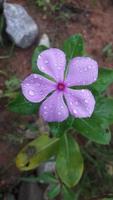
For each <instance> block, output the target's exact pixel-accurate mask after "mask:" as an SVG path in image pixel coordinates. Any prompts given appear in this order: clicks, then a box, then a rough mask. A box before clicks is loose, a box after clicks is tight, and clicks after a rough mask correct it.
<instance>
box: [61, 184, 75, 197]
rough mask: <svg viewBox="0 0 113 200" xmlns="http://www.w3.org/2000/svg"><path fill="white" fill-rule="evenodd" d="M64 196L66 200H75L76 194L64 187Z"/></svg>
mask: <svg viewBox="0 0 113 200" xmlns="http://www.w3.org/2000/svg"><path fill="white" fill-rule="evenodd" d="M62 196H63V199H64V200H75V193H74V192H73V191H72V190H71V189H70V188H67V187H66V186H65V185H63V187H62Z"/></svg>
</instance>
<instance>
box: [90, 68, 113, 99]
mask: <svg viewBox="0 0 113 200" xmlns="http://www.w3.org/2000/svg"><path fill="white" fill-rule="evenodd" d="M111 83H113V70H112V69H108V68H100V69H99V75H98V79H97V81H96V82H95V83H93V84H92V85H90V86H89V89H91V90H92V91H93V92H96V94H97V95H98V94H101V93H102V92H105V91H106V90H107V88H108V86H109V85H110V84H111Z"/></svg>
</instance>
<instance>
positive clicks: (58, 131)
mask: <svg viewBox="0 0 113 200" xmlns="http://www.w3.org/2000/svg"><path fill="white" fill-rule="evenodd" d="M73 120H74V119H73V118H71V117H68V119H67V120H65V121H63V122H62V123H59V122H54V123H49V127H50V130H51V133H52V135H53V136H55V137H61V136H62V135H63V134H64V133H65V132H67V131H68V130H69V129H71V128H72V125H73Z"/></svg>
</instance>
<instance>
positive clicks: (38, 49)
mask: <svg viewBox="0 0 113 200" xmlns="http://www.w3.org/2000/svg"><path fill="white" fill-rule="evenodd" d="M46 49H47V47H45V46H38V47H36V49H35V51H34V53H33V56H32V72H33V73H36V74H41V71H40V70H39V69H38V67H37V59H38V56H39V54H40V53H41V52H42V51H44V50H46Z"/></svg>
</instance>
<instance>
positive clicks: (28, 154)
mask: <svg viewBox="0 0 113 200" xmlns="http://www.w3.org/2000/svg"><path fill="white" fill-rule="evenodd" d="M58 144H59V139H58V138H49V137H48V135H47V134H44V135H41V136H39V137H38V138H37V139H35V140H34V141H32V142H30V143H29V144H27V145H26V146H25V147H24V148H23V149H22V150H21V151H20V153H19V154H18V155H17V157H16V165H17V167H18V168H19V169H20V170H22V171H28V170H32V169H35V168H36V167H38V166H39V165H40V164H41V163H42V162H44V161H46V160H48V159H49V158H50V157H51V156H53V155H56V153H57V151H58V146H59V145H58Z"/></svg>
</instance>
